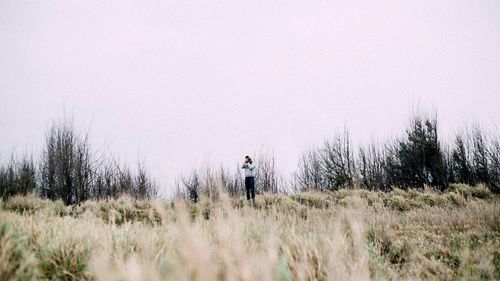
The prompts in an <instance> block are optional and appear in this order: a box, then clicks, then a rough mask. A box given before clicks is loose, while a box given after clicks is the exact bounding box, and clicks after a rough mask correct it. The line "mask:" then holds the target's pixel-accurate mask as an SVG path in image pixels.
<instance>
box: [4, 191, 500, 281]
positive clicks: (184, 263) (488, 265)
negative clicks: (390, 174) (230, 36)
mask: <svg viewBox="0 0 500 281" xmlns="http://www.w3.org/2000/svg"><path fill="white" fill-rule="evenodd" d="M498 201H499V200H498V198H497V197H495V196H494V195H492V194H490V193H489V192H488V189H486V188H484V187H481V186H479V187H474V188H471V187H468V186H463V185H460V186H454V187H453V189H452V190H450V191H449V192H445V193H437V192H434V191H432V190H429V189H428V190H425V191H423V192H419V191H414V190H411V191H401V190H394V191H392V192H390V193H380V192H370V191H365V190H340V191H337V192H334V193H330V194H318V193H300V194H294V195H291V196H288V197H284V196H283V197H278V196H273V195H262V196H260V197H258V199H257V203H256V206H254V207H251V206H248V205H247V204H246V202H245V201H244V200H243V199H230V198H228V197H225V196H222V198H220V200H219V201H217V202H213V201H210V200H208V199H206V198H202V200H201V201H200V202H199V203H197V204H191V203H189V202H185V201H182V200H174V201H135V200H133V199H131V198H128V197H122V198H119V199H116V200H110V201H97V202H96V201H87V202H85V203H83V204H82V205H80V206H70V207H67V206H64V204H62V203H61V202H57V201H56V202H52V201H47V200H42V199H39V198H37V197H34V196H23V197H13V198H11V199H9V200H8V201H5V202H4V201H0V279H1V280H41V279H48V280H165V279H167V280H180V281H182V280H203V281H205V280H263V281H264V280H391V279H392V280H401V279H403V280H420V279H424V280H451V279H469V280H480V279H483V280H498V279H500V206H499V204H498Z"/></svg>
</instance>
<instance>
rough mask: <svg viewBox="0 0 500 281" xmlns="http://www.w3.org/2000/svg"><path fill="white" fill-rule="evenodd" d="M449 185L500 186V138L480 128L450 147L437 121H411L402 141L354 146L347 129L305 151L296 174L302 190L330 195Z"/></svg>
mask: <svg viewBox="0 0 500 281" xmlns="http://www.w3.org/2000/svg"><path fill="white" fill-rule="evenodd" d="M450 183H465V184H469V185H476V184H479V183H483V184H485V185H487V186H488V187H489V188H490V189H491V190H492V191H494V192H497V193H498V192H499V188H500V139H499V136H498V135H490V136H488V135H487V134H485V133H484V132H483V131H482V130H481V129H480V128H479V126H478V125H474V126H472V127H471V128H469V129H467V130H464V131H463V132H461V133H459V134H457V135H456V137H455V140H454V143H452V144H451V145H445V144H443V143H442V142H441V140H440V139H439V136H438V122H437V118H436V117H435V116H434V117H429V116H424V115H419V116H416V117H414V118H412V119H411V121H410V124H409V126H408V127H407V129H406V130H405V134H404V136H403V137H401V138H399V139H396V140H392V141H388V142H386V143H385V144H382V145H380V144H376V143H371V144H368V145H366V146H363V147H359V148H354V147H353V145H352V141H351V139H350V136H349V132H348V131H347V130H345V131H343V132H341V133H338V134H336V135H335V136H334V137H333V138H332V139H330V140H326V141H325V142H324V143H323V144H322V145H321V146H319V147H317V148H314V149H311V150H310V151H308V152H307V153H305V154H304V155H303V156H302V157H301V160H300V163H299V168H298V172H297V176H296V188H297V189H298V190H311V189H312V190H317V191H331V190H336V189H339V188H345V187H353V186H359V187H361V188H366V189H370V190H382V191H388V190H391V189H393V188H394V187H398V188H401V189H408V188H422V187H424V186H426V185H427V186H431V187H435V188H441V189H444V188H446V187H447V186H448V185H449V184H450Z"/></svg>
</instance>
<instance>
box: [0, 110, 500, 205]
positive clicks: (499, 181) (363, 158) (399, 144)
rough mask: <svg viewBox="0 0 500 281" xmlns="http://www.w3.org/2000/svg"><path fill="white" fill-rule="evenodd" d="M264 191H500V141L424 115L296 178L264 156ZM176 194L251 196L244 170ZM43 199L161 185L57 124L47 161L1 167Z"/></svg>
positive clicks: (260, 175)
mask: <svg viewBox="0 0 500 281" xmlns="http://www.w3.org/2000/svg"><path fill="white" fill-rule="evenodd" d="M254 162H255V163H256V166H257V171H256V174H257V175H256V190H257V193H263V192H269V193H281V194H285V193H290V192H297V191H305V190H315V191H320V192H325V191H333V190H337V189H340V188H350V187H359V188H365V189H370V190H381V191H389V190H391V189H393V188H395V187H397V188H401V189H408V188H423V187H424V186H431V187H435V188H441V189H444V188H446V187H447V186H448V185H449V184H451V183H465V184H469V185H472V186H474V185H477V184H479V183H482V184H485V185H486V186H488V187H489V188H490V189H491V190H492V191H493V192H495V193H499V192H500V138H499V136H498V135H496V134H492V135H488V134H486V133H484V132H483V131H482V130H481V129H480V128H479V126H477V125H475V126H472V127H470V128H468V129H466V130H463V131H462V132H461V133H458V134H457V135H456V136H455V140H454V141H453V142H452V143H451V144H449V145H447V144H443V143H442V141H441V140H440V138H439V135H438V121H437V118H436V117H435V116H424V115H417V116H415V117H414V118H412V119H411V121H410V122H409V125H408V127H407V128H406V130H405V132H404V134H403V136H401V137H400V138H397V139H394V140H389V141H387V142H385V143H383V144H377V143H370V144H367V145H364V146H361V147H354V146H353V145H352V141H351V138H350V136H349V132H348V130H347V129H345V130H344V131H342V132H339V133H337V134H336V135H334V136H333V137H332V138H330V139H327V140H325V141H324V142H323V143H322V144H321V145H320V146H318V147H315V148H312V149H310V150H309V151H306V152H305V153H304V154H303V155H302V157H301V158H300V160H299V163H298V169H297V171H296V173H295V175H294V176H293V177H292V178H289V177H283V176H282V175H281V174H280V173H279V172H278V170H277V169H276V162H275V158H274V157H273V156H272V155H270V154H264V153H260V154H259V155H257V157H255V158H254ZM176 188H177V189H176V195H177V196H182V197H185V198H188V199H190V200H192V201H194V202H197V201H198V200H199V198H200V197H201V196H207V197H210V198H214V199H216V198H217V197H218V196H219V191H220V188H223V189H224V190H225V192H227V193H228V194H229V195H230V196H234V197H237V196H241V195H243V194H244V192H245V187H244V179H243V175H242V171H241V167H240V165H239V164H238V165H237V166H236V167H235V169H234V170H228V169H225V168H222V167H221V168H219V169H213V168H211V167H207V168H205V169H199V170H193V171H192V172H191V173H190V174H188V175H182V176H180V177H179V178H178V179H177V181H176ZM26 193H36V194H38V195H39V196H41V197H44V198H49V199H54V200H57V199H60V200H62V201H63V202H64V203H65V204H78V203H80V202H83V201H85V200H88V199H105V198H111V197H118V196H121V195H123V194H128V195H130V196H132V197H133V198H136V199H149V198H153V197H156V196H157V194H158V185H157V183H156V182H155V181H154V180H153V179H152V178H151V177H150V176H149V174H148V173H147V171H146V170H145V169H144V166H143V165H141V164H139V165H138V166H137V169H135V170H134V171H132V170H131V169H130V168H128V167H127V166H126V165H121V164H119V163H117V162H116V161H115V159H114V158H113V157H112V156H110V157H106V155H104V154H100V153H96V152H95V151H94V150H92V148H91V146H90V144H89V141H88V137H87V135H86V134H79V133H77V132H76V130H75V129H74V127H73V123H72V122H68V121H61V122H56V123H54V124H53V125H52V126H51V127H50V129H49V130H48V131H47V134H46V136H45V144H44V147H43V150H42V153H41V155H40V157H39V159H37V160H34V158H33V157H30V156H25V157H22V158H21V159H20V160H18V159H16V158H15V157H10V160H8V161H6V162H5V163H4V164H3V165H0V196H1V197H3V198H6V197H9V196H13V195H16V194H26Z"/></svg>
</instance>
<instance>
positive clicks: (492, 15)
mask: <svg viewBox="0 0 500 281" xmlns="http://www.w3.org/2000/svg"><path fill="white" fill-rule="evenodd" d="M414 104H420V105H421V106H422V107H424V108H434V109H436V110H437V111H438V115H439V119H440V121H441V129H442V132H443V135H445V136H446V135H450V134H452V133H453V132H454V131H455V130H456V129H458V128H460V127H462V125H463V124H464V123H466V122H467V121H469V120H472V119H475V120H477V121H479V122H480V123H481V124H482V125H483V126H484V127H487V128H489V129H491V130H493V131H496V132H498V126H499V125H500V117H499V109H500V1H498V0H485V1H482V0H474V1H471V0H467V1H462V0H449V1H439V0H430V1H425V0H419V1H401V0H395V1H371V0H368V1H355V0H342V1H336V0H330V1H326V0H324V1H315V0H304V1H293V0H286V1H273V0H246V1H239V0H227V1H215V0H214V1H210V0H205V1H190V0H179V1H144V0H141V1H126V0H119V1H108V0H106V1H90V0H85V1H67V0H65V1H21V0H12V1H7V0H0V132H1V133H0V157H2V158H5V157H7V155H8V154H9V153H10V152H11V151H16V152H17V153H22V152H24V151H25V150H29V151H33V152H35V153H37V152H39V151H40V149H41V146H42V143H43V136H44V132H45V131H46V129H47V127H48V125H49V123H50V121H51V120H54V119H56V118H60V117H61V116H62V115H63V114H64V111H66V112H67V113H69V114H73V116H74V118H75V120H76V124H77V125H78V127H80V128H81V129H82V130H88V131H89V132H90V136H91V140H92V144H93V146H94V148H95V149H99V150H102V151H104V152H106V151H107V146H109V147H110V149H111V152H112V153H113V154H115V155H117V156H118V157H119V158H120V159H121V160H122V161H128V162H135V161H136V160H137V159H139V158H140V159H144V160H145V161H146V164H147V167H148V168H149V170H151V172H152V173H153V174H154V175H155V176H157V177H158V178H160V179H161V182H163V183H164V185H165V186H167V188H171V183H172V182H173V179H174V177H175V176H177V175H178V174H179V173H181V172H185V171H187V170H189V169H191V168H195V167H198V166H200V165H203V164H206V163H225V164H227V165H233V164H234V165H235V164H236V163H237V162H240V161H241V159H242V157H243V156H244V155H246V154H250V155H253V154H255V152H257V151H259V150H261V149H263V150H265V151H269V152H271V151H272V152H274V154H275V156H276V158H277V161H278V165H279V167H280V168H281V169H282V170H283V172H284V173H285V174H286V173H290V172H292V171H293V170H294V168H295V167H296V163H297V158H298V155H299V154H300V153H301V152H302V151H304V150H306V149H307V148H308V147H309V146H310V145H313V144H317V143H320V142H321V141H322V140H323V139H324V138H325V137H328V136H331V135H332V133H333V132H334V131H335V130H337V129H339V128H342V127H343V126H344V125H345V126H347V127H348V128H349V129H350V131H351V135H352V137H353V139H354V141H355V142H364V141H368V140H370V139H371V138H375V139H377V138H378V139H381V140H383V139H384V138H386V137H388V136H397V135H399V134H400V133H401V131H402V128H403V127H404V125H405V123H406V121H407V119H408V116H409V113H410V109H411V107H412V105H414Z"/></svg>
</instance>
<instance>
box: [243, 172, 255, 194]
mask: <svg viewBox="0 0 500 281" xmlns="http://www.w3.org/2000/svg"><path fill="white" fill-rule="evenodd" d="M245 188H246V189H247V200H250V198H252V200H254V199H255V178H254V177H246V178H245Z"/></svg>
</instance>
